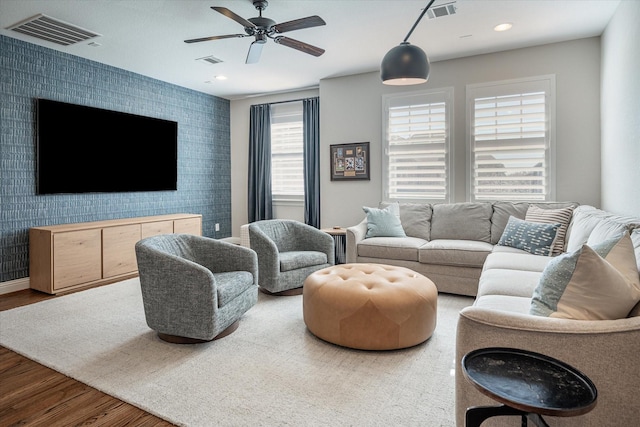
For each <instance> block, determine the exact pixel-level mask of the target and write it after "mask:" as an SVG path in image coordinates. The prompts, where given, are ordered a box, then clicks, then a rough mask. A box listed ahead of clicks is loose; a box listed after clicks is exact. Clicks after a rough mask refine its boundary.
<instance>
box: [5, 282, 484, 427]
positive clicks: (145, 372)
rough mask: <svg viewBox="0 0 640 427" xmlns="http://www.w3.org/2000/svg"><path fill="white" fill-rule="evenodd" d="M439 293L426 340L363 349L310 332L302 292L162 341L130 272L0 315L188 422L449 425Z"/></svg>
mask: <svg viewBox="0 0 640 427" xmlns="http://www.w3.org/2000/svg"><path fill="white" fill-rule="evenodd" d="M471 303H472V299H471V298H468V297H461V296H452V295H440V296H439V299H438V323H437V326H436V330H435V332H434V335H433V336H432V337H431V338H430V339H429V340H428V341H427V342H426V343H424V344H420V345H418V346H416V347H413V348H410V349H405V350H398V351H389V352H368V351H360V350H351V349H347V348H343V347H338V346H335V345H332V344H329V343H326V342H324V341H321V340H319V339H318V338H316V337H315V336H313V335H312V334H311V333H310V332H309V331H308V330H307V329H306V327H305V324H304V322H303V319H302V296H294V297H273V296H267V295H262V294H260V299H259V301H258V304H257V305H255V306H254V307H253V308H251V310H249V311H248V312H247V313H246V314H245V315H244V317H243V318H242V320H241V322H240V327H239V328H238V330H237V331H236V332H234V333H233V334H231V335H229V336H228V337H225V338H222V339H220V340H218V341H214V342H212V343H206V344H199V345H177V344H169V343H165V342H163V341H161V340H159V339H158V338H157V336H156V334H155V333H154V332H153V331H151V330H150V329H149V328H148V327H147V325H146V323H145V319H144V312H143V309H142V297H141V295H140V285H139V282H138V279H131V280H127V281H123V282H119V283H115V284H113V285H108V286H103V287H100V288H95V289H90V290H87V291H83V292H78V293H75V294H71V295H67V296H63V297H61V298H55V299H51V300H47V301H43V302H40V303H37V304H32V305H28V306H25V307H19V308H16V309H13V310H9V311H4V312H0V344H1V345H3V346H5V347H7V348H10V349H12V350H14V351H16V352H17V353H20V354H22V355H24V356H26V357H28V358H30V359H33V360H35V361H37V362H39V363H41V364H43V365H46V366H49V367H51V368H53V369H55V370H57V371H59V372H62V373H64V374H65V375H68V376H70V377H72V378H75V379H77V380H79V381H81V382H83V383H86V384H89V385H91V386H92V387H95V388H97V389H99V390H102V391H104V392H106V393H108V394H110V395H112V396H115V397H118V398H119V399H122V400H124V401H126V402H129V403H131V404H133V405H135V406H138V407H140V408H142V409H144V410H146V411H148V412H150V413H153V414H155V415H157V416H159V417H161V418H163V419H166V420H168V421H170V422H172V423H175V424H178V425H185V426H249V425H251V426H391V425H393V426H428V427H436V426H446V427H451V426H453V425H454V424H455V422H454V378H453V376H452V372H453V369H454V347H455V328H456V322H457V315H458V312H459V311H460V309H462V308H463V307H465V306H467V305H470V304H471Z"/></svg>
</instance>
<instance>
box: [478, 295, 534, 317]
mask: <svg viewBox="0 0 640 427" xmlns="http://www.w3.org/2000/svg"><path fill="white" fill-rule="evenodd" d="M530 305H531V297H519V296H511V295H486V296H483V297H479V298H477V299H476V301H475V302H474V304H473V306H474V307H478V308H484V309H487V310H498V311H506V312H510V313H518V314H529V306H530Z"/></svg>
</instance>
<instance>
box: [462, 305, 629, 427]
mask: <svg viewBox="0 0 640 427" xmlns="http://www.w3.org/2000/svg"><path fill="white" fill-rule="evenodd" d="M486 347H511V348H518V349H524V350H529V351H534V352H537V353H542V354H545V355H548V356H551V357H555V358H557V359H559V360H561V361H564V362H566V363H568V364H570V365H572V366H573V367H575V368H576V369H578V370H580V371H582V372H583V373H585V374H586V375H587V376H588V377H589V378H591V380H592V381H593V382H594V383H595V385H596V387H597V389H598V404H597V406H596V408H595V409H594V410H593V411H591V412H589V413H588V414H585V415H583V416H581V417H572V418H565V419H562V418H558V417H556V418H554V417H549V419H547V421H548V422H549V424H550V425H554V426H556V425H557V426H568V425H572V426H587V425H588V426H596V425H608V424H607V422H609V421H610V420H611V419H616V420H617V421H619V422H620V424H619V425H627V424H628V423H632V424H633V422H632V421H633V420H634V419H636V420H637V418H636V417H637V413H636V412H635V410H630V409H625V408H626V407H628V408H631V407H634V405H635V397H634V393H635V392H634V390H636V389H637V387H638V384H640V370H639V369H638V367H637V363H635V361H636V360H637V357H638V356H637V355H638V354H639V353H640V317H633V318H627V319H620V320H597V321H582V320H567V319H554V318H545V317H538V316H532V315H527V314H517V313H511V312H507V311H499V310H491V309H486V308H479V307H473V306H472V307H467V308H465V309H463V310H462V311H461V312H460V315H459V318H458V326H457V337H456V359H455V372H456V374H455V377H456V378H455V389H456V390H455V393H456V422H457V425H458V426H464V414H465V411H466V408H468V407H470V406H476V405H495V404H496V402H495V401H492V400H491V399H489V398H488V397H486V396H484V395H483V394H481V393H480V392H479V391H477V390H476V389H475V388H474V387H473V386H472V385H471V384H470V383H469V382H468V381H467V380H466V379H465V378H464V376H463V375H462V372H461V369H462V368H461V361H462V357H463V356H464V355H465V354H467V353H468V352H470V351H472V350H475V349H478V348H486ZM545 418H547V417H545ZM492 425H494V424H492ZM495 425H503V424H499V423H498V424H495ZM505 425H506V424H505Z"/></svg>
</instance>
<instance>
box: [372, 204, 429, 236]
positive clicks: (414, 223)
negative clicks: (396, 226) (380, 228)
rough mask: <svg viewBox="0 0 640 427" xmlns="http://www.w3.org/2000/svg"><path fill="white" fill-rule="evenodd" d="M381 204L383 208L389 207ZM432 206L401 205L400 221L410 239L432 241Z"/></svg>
mask: <svg viewBox="0 0 640 427" xmlns="http://www.w3.org/2000/svg"><path fill="white" fill-rule="evenodd" d="M389 204H390V203H388V202H382V203H380V207H381V208H385V207H387V206H388V205H389ZM432 212H433V211H432V209H431V205H430V204H428V203H400V221H401V222H402V228H403V229H404V233H405V234H406V235H407V236H409V237H418V238H420V239H424V240H431V214H432Z"/></svg>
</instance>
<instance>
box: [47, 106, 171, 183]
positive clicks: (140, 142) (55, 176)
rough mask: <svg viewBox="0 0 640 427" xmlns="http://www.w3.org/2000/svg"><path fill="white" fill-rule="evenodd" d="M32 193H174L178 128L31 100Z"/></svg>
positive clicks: (141, 118)
mask: <svg viewBox="0 0 640 427" xmlns="http://www.w3.org/2000/svg"><path fill="white" fill-rule="evenodd" d="M36 127H37V130H36V139H37V148H36V151H37V153H36V158H37V165H36V175H37V176H36V183H37V184H36V193H37V194H58V193H113V192H130V191H168V190H177V181H178V123H177V122H174V121H170V120H162V119H157V118H152V117H144V116H138V115H134V114H128V113H122V112H117V111H109V110H103V109H100V108H93V107H86V106H82V105H75V104H68V103H64V102H59V101H52V100H49V99H36Z"/></svg>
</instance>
